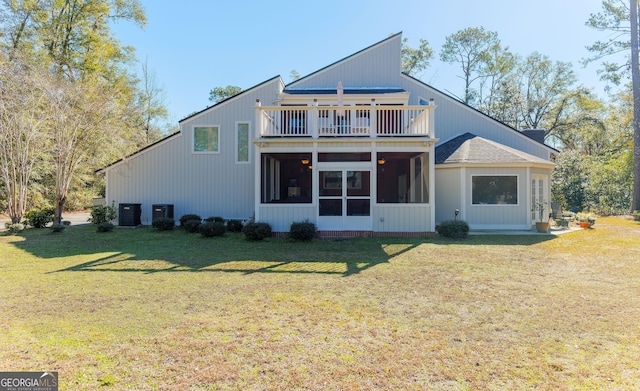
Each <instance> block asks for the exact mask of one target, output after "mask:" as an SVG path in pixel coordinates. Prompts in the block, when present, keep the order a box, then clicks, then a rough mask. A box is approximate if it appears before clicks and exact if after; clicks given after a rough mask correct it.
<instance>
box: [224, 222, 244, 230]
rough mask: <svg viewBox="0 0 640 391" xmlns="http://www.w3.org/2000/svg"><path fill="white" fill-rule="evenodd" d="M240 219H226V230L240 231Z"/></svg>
mask: <svg viewBox="0 0 640 391" xmlns="http://www.w3.org/2000/svg"><path fill="white" fill-rule="evenodd" d="M242 227H243V226H242V221H240V220H229V221H227V231H229V232H242Z"/></svg>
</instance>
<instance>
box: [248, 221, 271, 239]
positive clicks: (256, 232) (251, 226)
mask: <svg viewBox="0 0 640 391" xmlns="http://www.w3.org/2000/svg"><path fill="white" fill-rule="evenodd" d="M242 232H244V236H245V237H246V238H247V240H262V239H264V238H268V237H270V236H271V226H270V225H269V224H267V223H248V224H247V225H245V226H244V228H243V229H242Z"/></svg>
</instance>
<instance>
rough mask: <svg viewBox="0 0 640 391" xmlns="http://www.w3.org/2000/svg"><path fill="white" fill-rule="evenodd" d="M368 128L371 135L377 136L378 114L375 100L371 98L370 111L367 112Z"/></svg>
mask: <svg viewBox="0 0 640 391" xmlns="http://www.w3.org/2000/svg"><path fill="white" fill-rule="evenodd" d="M369 128H370V129H371V137H372V138H376V137H377V136H378V116H377V114H376V100H375V98H372V99H371V111H370V112H369Z"/></svg>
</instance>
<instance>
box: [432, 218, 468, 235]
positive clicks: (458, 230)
mask: <svg viewBox="0 0 640 391" xmlns="http://www.w3.org/2000/svg"><path fill="white" fill-rule="evenodd" d="M438 233H439V234H440V235H442V236H444V237H447V238H452V239H463V238H466V237H467V234H468V233H469V224H467V222H466V221H464V220H445V221H443V222H441V223H440V225H439V226H438Z"/></svg>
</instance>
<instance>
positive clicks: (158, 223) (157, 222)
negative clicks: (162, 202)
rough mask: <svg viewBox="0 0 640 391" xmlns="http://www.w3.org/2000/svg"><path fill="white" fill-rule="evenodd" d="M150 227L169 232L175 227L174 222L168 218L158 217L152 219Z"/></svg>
mask: <svg viewBox="0 0 640 391" xmlns="http://www.w3.org/2000/svg"><path fill="white" fill-rule="evenodd" d="M151 226H152V227H153V228H155V229H157V230H158V231H171V230H172V229H173V228H174V227H175V226H176V221H175V220H174V219H171V218H168V217H158V218H155V219H153V221H152V222H151Z"/></svg>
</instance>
